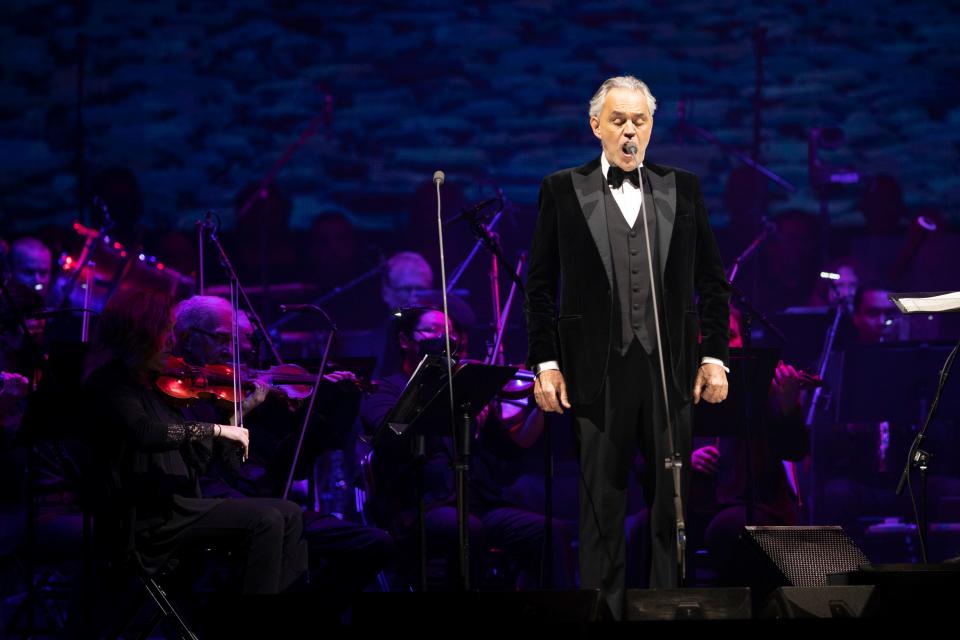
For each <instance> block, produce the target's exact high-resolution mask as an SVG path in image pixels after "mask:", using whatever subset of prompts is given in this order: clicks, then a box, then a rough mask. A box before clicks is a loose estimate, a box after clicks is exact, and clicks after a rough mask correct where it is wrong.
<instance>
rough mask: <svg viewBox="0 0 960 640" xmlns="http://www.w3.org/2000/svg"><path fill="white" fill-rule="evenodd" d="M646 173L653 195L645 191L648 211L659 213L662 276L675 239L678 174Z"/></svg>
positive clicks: (658, 230) (647, 171)
mask: <svg viewBox="0 0 960 640" xmlns="http://www.w3.org/2000/svg"><path fill="white" fill-rule="evenodd" d="M645 173H646V174H647V176H648V179H649V180H650V188H651V190H652V192H653V193H652V194H651V193H648V192H647V190H646V189H644V190H643V197H644V198H645V200H646V205H647V211H656V212H657V239H658V244H659V246H658V249H659V251H660V273H661V275H662V274H663V273H665V272H666V268H667V258H668V257H669V252H670V239H671V238H672V237H673V221H674V219H675V218H676V217H677V174H675V173H674V172H673V171H671V172H669V173H667V175H665V176H661V175H658V174H656V173H654V172H653V171H650V170H646V171H645ZM651 205H652V206H651Z"/></svg>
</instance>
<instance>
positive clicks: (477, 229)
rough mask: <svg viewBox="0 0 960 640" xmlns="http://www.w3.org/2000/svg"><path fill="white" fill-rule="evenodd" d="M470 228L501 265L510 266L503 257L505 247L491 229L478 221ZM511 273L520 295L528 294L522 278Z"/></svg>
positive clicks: (513, 272)
mask: <svg viewBox="0 0 960 640" xmlns="http://www.w3.org/2000/svg"><path fill="white" fill-rule="evenodd" d="M470 228H471V229H472V230H473V233H474V235H476V236H477V238H479V239H480V242H481V243H483V246H484V247H486V248H487V251H489V252H490V253H492V254H493V255H495V256H496V257H497V259H498V260H499V261H500V262H501V264H510V261H509V260H507V259H506V258H505V257H504V255H503V247H501V246H500V241H499V240H497V238H496V237H495V236H494V235H493V233H491V232H490V228H489V227H487V226H486V225H485V224H483V223H482V222H479V221H478V222H472V223H471V224H470ZM509 273H510V279H511V280H513V283H514V284H515V285H516V286H517V288H518V289H520V293H522V294H526V289H525V288H524V286H523V281H522V280H520V276H519V275H517V273H516V272H515V271H510V272H509Z"/></svg>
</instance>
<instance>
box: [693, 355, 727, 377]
mask: <svg viewBox="0 0 960 640" xmlns="http://www.w3.org/2000/svg"><path fill="white" fill-rule="evenodd" d="M700 364H715V365H717V366H720V367H723V370H724V371H726V372H727V373H730V367H728V366H727V365H725V364H723V360H720V359H719V358H709V357H706V356H704V357H703V359H702V360H700Z"/></svg>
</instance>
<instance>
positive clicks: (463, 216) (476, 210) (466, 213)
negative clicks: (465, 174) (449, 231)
mask: <svg viewBox="0 0 960 640" xmlns="http://www.w3.org/2000/svg"><path fill="white" fill-rule="evenodd" d="M502 203H503V198H501V197H499V196H498V197H496V198H487V199H486V200H483V201H481V202H478V203H477V204H475V205H472V206H469V207H467V208H466V209H464V210H463V211H461V212H460V213H458V214H457V215H455V216H453V217H452V218H450V219H449V220H447V221H446V222H445V223H444V224H445V225H447V226H449V225H452V224H456V223H458V222H460V221H461V220H466V221H467V222H474V221H475V220H477V219H478V218H481V219H485V218H488V217H489V216H481V215H480V213H481V212H482V211H483V210H484V209H486V208H487V207H489V206H490V205H492V204H498V205H500V204H502Z"/></svg>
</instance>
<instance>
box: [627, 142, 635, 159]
mask: <svg viewBox="0 0 960 640" xmlns="http://www.w3.org/2000/svg"><path fill="white" fill-rule="evenodd" d="M627 153H629V154H630V155H632V156H636V155H637V145H635V144H634V143H632V142H630V143H627Z"/></svg>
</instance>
